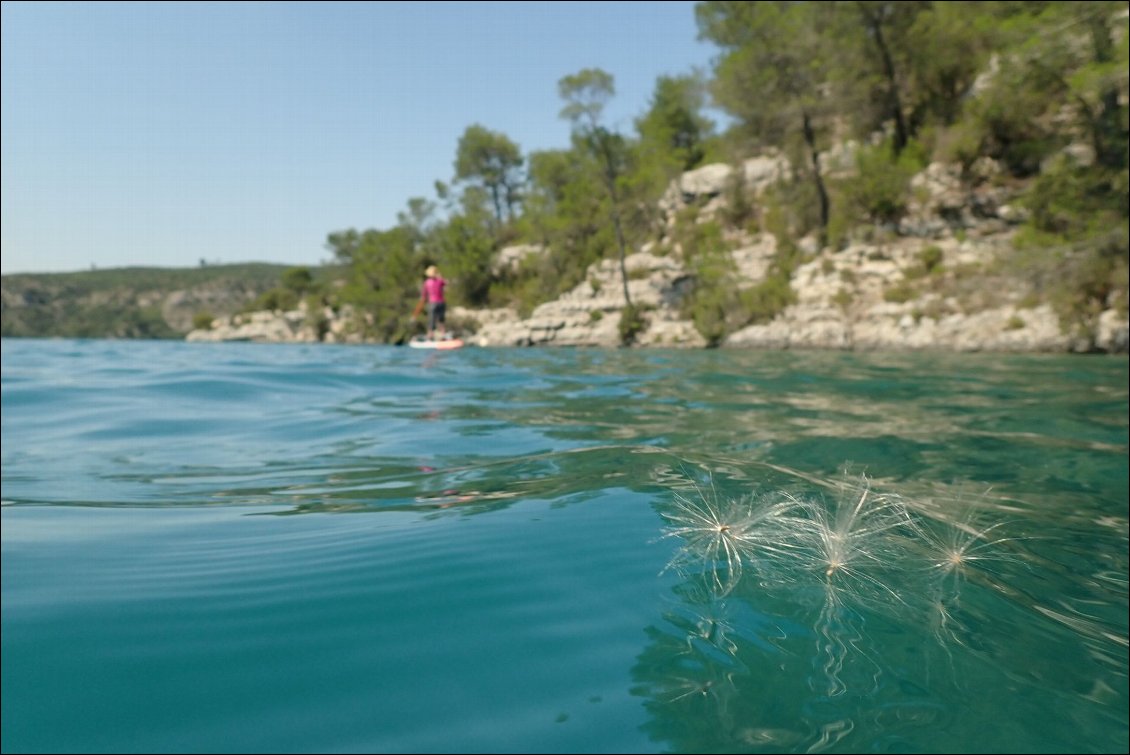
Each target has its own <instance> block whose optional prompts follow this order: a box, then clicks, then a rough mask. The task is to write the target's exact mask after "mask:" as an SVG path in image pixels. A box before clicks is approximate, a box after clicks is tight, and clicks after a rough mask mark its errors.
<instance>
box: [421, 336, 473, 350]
mask: <svg viewBox="0 0 1130 755" xmlns="http://www.w3.org/2000/svg"><path fill="white" fill-rule="evenodd" d="M408 345H409V346H411V347H412V348H413V349H443V350H446V349H459V348H462V347H463V339H462V338H445V339H443V340H440V341H429V340H428V339H426V338H423V337H422V336H417V337H416V338H413V339H412V340H411V341H409V342H408Z"/></svg>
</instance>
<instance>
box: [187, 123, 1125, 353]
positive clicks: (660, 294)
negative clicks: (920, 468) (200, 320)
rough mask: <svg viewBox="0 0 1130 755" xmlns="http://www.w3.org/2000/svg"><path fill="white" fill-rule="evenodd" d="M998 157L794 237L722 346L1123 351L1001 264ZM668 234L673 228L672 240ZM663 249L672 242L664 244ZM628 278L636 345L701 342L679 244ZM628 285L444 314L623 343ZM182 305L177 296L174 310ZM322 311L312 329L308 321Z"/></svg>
mask: <svg viewBox="0 0 1130 755" xmlns="http://www.w3.org/2000/svg"><path fill="white" fill-rule="evenodd" d="M857 146H858V145H855V144H854V143H845V144H842V145H839V146H838V147H837V149H836V150H832V151H829V152H828V153H826V154H825V155H824V156H823V157H822V164H823V165H824V166H825V167H826V170H827V171H828V175H829V176H833V175H834V176H839V177H847V178H850V176H851V175H852V173H853V171H854V170H855V160H854V155H855V153H856V149H857ZM1001 170H1002V168H1001V166H1000V165H999V164H997V163H995V162H994V161H992V160H989V159H987V158H983V159H982V160H979V161H978V162H977V163H975V164H974V165H973V166H972V167H971V168H970V169H969V170H968V171H967V172H966V174H965V175H963V174H962V172H961V170H960V169H959V168H958V167H957V166H954V165H947V164H943V163H932V164H930V165H929V166H927V167H926V168H925V169H924V170H923V171H922V172H921V173H919V174H918V175H917V176H915V177H914V178H913V179H912V183H911V186H912V192H911V193H912V200H911V201H910V204H909V206H908V208H907V212H906V214H905V215H904V217H903V218H902V219H901V220H900V221H899V222H898V223H897V225H896V224H892V226H891V227H889V228H882V229H880V228H876V229H873V232H872V233H870V234H867V235H866V237H862V238H856V239H854V240H851V241H850V242H849V243H847V245H846V246H844V247H843V248H839V249H834V248H831V247H825V248H821V246H820V244H819V242H818V241H817V239H816V238H815V237H814V236H813V237H807V238H803V239H796V240H795V243H796V246H797V248H798V249H799V250H800V251H801V252H802V253H803V254H804V259H805V262H803V263H802V264H800V265H799V266H798V267H796V268H795V269H794V271H793V274H792V278H791V280H790V286H791V288H792V290H793V292H794V293H795V295H796V301H795V303H794V304H792V305H790V306H788V307H787V308H785V309H784V310H783V311H781V312H780V313H778V314H777V315H776V316H775V317H774V318H773V319H772V321H770V322H760V323H756V324H752V325H749V326H747V327H744V328H741V329H739V330H737V331H735V332H733V333H731V334H730V335H729V336H728V337H727V338H726V339H725V340H724V341H723V342H722V344H721V345H722V346H724V347H728V348H759V349H790V348H804V349H845V350H849V349H854V350H931V349H933V350H950V351H1003V352H1070V351H1106V352H1117V353H1126V352H1127V348H1128V341H1130V337H1128V332H1127V316H1126V313H1125V312H1120V311H1119V310H1118V309H1116V308H1115V302H1113V301H1112V302H1110V304H1109V308H1108V309H1106V310H1105V311H1103V312H1101V313H1100V314H1098V315H1097V317H1096V320H1095V324H1094V327H1093V329H1092V330H1093V333H1092V334H1091V335H1089V336H1086V337H1080V336H1079V335H1078V334H1074V335H1073V334H1068V333H1065V332H1063V329H1062V327H1061V325H1060V322H1059V319H1058V317H1057V316H1056V315H1055V313H1054V312H1053V311H1052V309H1051V307H1050V306H1048V305H1047V304H1040V303H1039V302H1036V303H1033V301H1032V300H1031V297H1030V296H1028V294H1029V293H1030V292H1028V291H1026V290H1023V289H1022V288H1021V287H1020V285H1019V284H1018V282H1017V280H1012V279H1009V278H1008V277H1007V274H1006V273H1002V272H999V271H998V272H992V271H993V270H996V269H997V268H996V267H994V262H995V261H996V260H997V259H998V258H999V257H1000V255H1001V254H1002V252H1004V251H1005V250H1007V249H1009V248H1010V246H1011V242H1012V237H1013V235H1014V234H1015V230H1016V227H1017V225H1018V224H1019V223H1021V222H1023V221H1024V219H1025V214H1024V211H1023V209H1022V208H1020V207H1019V206H1017V205H1016V203H1015V202H1014V201H1013V200H1014V199H1015V197H1013V196H1011V195H1010V193H1009V191H1008V190H1007V189H1006V188H1005V187H1006V186H1007V183H1006V182H999V181H994V177H995V176H997V175H998V174H999V173H1000V172H1001ZM790 173H791V169H790V166H789V163H788V161H787V159H786V158H784V157H783V156H781V155H779V154H768V155H764V156H760V157H755V158H751V159H749V160H746V161H744V162H742V163H741V164H740V165H738V166H736V167H735V166H731V165H724V164H715V165H705V166H702V167H700V168H697V169H696V170H693V171H689V172H687V173H684V174H683V175H682V176H681V177H680V178H678V179H677V180H675V181H673V182H672V183H671V185H670V186H669V187H668V190H667V192H666V193H665V194H664V195H663V197H662V199H661V200H660V202H659V210H660V215H661V218H662V219H663V222H662V223H661V225H662V226H663V227H665V228H666V229H667V231H668V232H669V231H670V230H671V229H672V228H673V227H674V223H675V222H676V217H677V216H678V215H679V214H680V213H681V211H682V210H684V209H685V208H687V207H690V206H692V205H693V206H694V207H695V208H697V210H698V213H697V216H698V218H699V222H702V221H704V220H709V219H710V218H711V217H712V215H713V214H714V213H716V212H717V211H718V210H719V209H721V208H723V207H725V204H726V202H727V201H728V198H727V197H728V195H729V194H730V191H731V189H732V188H733V187H734V186H735V182H741V186H742V188H743V192H744V196H745V197H746V198H747V200H749V201H751V202H753V203H754V205H755V206H756V205H757V203H758V202H760V201H761V198H762V197H763V195H764V193H765V191H766V189H768V188H769V187H771V186H772V185H773V184H775V183H776V182H778V181H780V180H781V179H782V178H785V177H787V176H789V175H790ZM669 241H670V237H669V238H668V239H667V241H664V242H663V243H664V244H667V243H668V242H669ZM726 241H727V244H728V247H729V249H730V250H731V251H729V252H727V254H728V255H729V257H730V261H731V262H732V270H733V274H732V281H733V285H736V286H738V287H739V288H748V287H752V286H756V285H758V284H760V283H762V282H763V281H765V280H766V278H767V276H769V275H770V273H771V271H772V270H773V265H774V262H775V259H776V255H777V252H778V240H777V238H776V237H775V236H773V235H772V234H769V233H765V232H758V233H748V232H744V231H728V232H727V236H726ZM657 251H660V252H665V253H657ZM545 252H546V250H545V249H544V248H543V247H541V246H538V245H516V246H510V247H506V248H504V249H502V250H501V251H500V253H499V254H498V256H497V258H496V260H495V262H494V269H495V271H496V273H498V272H504V271H514V270H517V269H518V267H519V266H520V265H521V264H522V262H523V260H526V259H528V258H530V257H531V256H537V255H541V254H544V253H545ZM624 267H625V269H626V272H627V289H628V294H629V296H630V298H631V301H632V303H633V305H635V307H636V308H637V311H638V317H639V318H640V325H641V328H640V329H639V330H638V331H637V332H636V333H635V335H634V338H633V339H632V341H631V344H630V345H633V346H644V347H661V348H702V347H704V346H706V345H707V341H706V339H705V338H704V337H703V336H702V334H700V333H699V332H698V331H697V330H696V329H695V327H694V324H693V323H692V322H691V321H690V320H688V319H686V317H685V316H684V315H683V314H682V310H683V305H684V303H685V300H686V297H687V295H688V294H689V293H690V292H691V291H693V289H694V284H695V280H694V274H693V272H692V270H691V268H690V267H689V266H687V265H685V264H684V261H683V259H682V255H681V250H680V249H679V248H678V245H677V244H675V245H673V248H672V245H670V244H668V245H667V246H660V245H659V243H658V242H651V243H648V244H645V245H644V246H643V247H642V248H641V249H638V250H636V251H634V252H633V253H631V254H629V255H628V256H627V257H626V258H625V261H624ZM624 286H625V282H624V280H623V278H622V274H621V270H620V264H619V260H616V259H605V260H601V261H600V262H597V263H595V264H593V265H591V266H590V267H589V269H588V270H587V273H586V277H585V280H584V282H582V283H580V284H579V285H577V286H576V287H574V288H573V289H572V290H570V291H566V292H565V293H564V294H562V295H561V296H560V297H559V298H558V299H556V300H554V301H550V302H546V303H544V304H541V305H540V306H538V307H537V308H536V309H534V311H533V312H532V313H531V314H530V316H529V317H525V318H523V317H521V316H519V314H518V313H517V312H516V311H514V310H513V309H494V310H486V309H483V310H468V309H463V308H458V307H456V308H453V309H452V310H451V311H450V312H449V322H451V321H452V320H454V321H456V322H458V323H461V324H462V325H463V326H464V327H466V328H467V332H466V333H464V336H465V338H466V339H467V340H468V341H469V342H470V343H473V344H477V345H480V346H594V347H615V346H621V345H623V343H622V338H621V328H620V319H621V315H622V312H623V310H624V308H625V304H626V299H625V295H624ZM171 306H173V305H172V304H170V303H168V302H166V307H171ZM356 317H357V315H356V314H354V313H351V312H348V311H343V312H338V313H334V312H331V311H329V310H326V312H324V313H322V314H321V316H320V318H311V317H310V316H309V313H307V312H305V311H296V312H275V313H257V314H254V315H242V316H237V317H233V318H229V319H227V320H223V321H217V322H215V323H213V327H212V328H211V329H206V330H198V331H193V332H192V333H190V334H189V336H188V338H189V340H193V341H205V340H251V341H316V340H323V341H330V342H343V341H344V342H358V341H359V340H360V338H359V336H357V335H356V333H358V332H359V330H360V329H359V328H357V327H354V326H353V325H351V321H352V320H355V319H356ZM311 320H313V321H315V322H319V320H320V326H319V327H318V328H317V329H315V327H314V326H312V325H310V324H309V323H310V322H311Z"/></svg>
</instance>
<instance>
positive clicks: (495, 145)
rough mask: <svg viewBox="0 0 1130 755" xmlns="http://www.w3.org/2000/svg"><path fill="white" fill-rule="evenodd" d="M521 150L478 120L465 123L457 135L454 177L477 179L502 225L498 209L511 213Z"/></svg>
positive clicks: (520, 171) (517, 180) (514, 200)
mask: <svg viewBox="0 0 1130 755" xmlns="http://www.w3.org/2000/svg"><path fill="white" fill-rule="evenodd" d="M522 163H523V159H522V154H521V151H520V150H519V148H518V145H517V144H515V143H514V142H512V141H510V139H508V138H507V137H506V136H505V135H504V134H500V133H496V132H493V131H490V130H488V129H486V128H484V127H482V126H480V125H478V124H475V125H472V126H468V127H467V129H466V130H465V131H464V132H463V136H461V137H460V138H459V146H458V148H457V150H456V156H455V177H456V178H457V179H459V180H464V181H466V180H474V181H478V182H479V184H480V185H482V186H483V187H484V188H485V189H486V190H487V191H488V192H489V193H490V197H491V201H492V203H493V205H494V217H495V220H496V221H497V222H498V224H499V225H502V210H503V207H505V208H506V215H507V217H508V218H513V216H514V205H515V204H516V203H517V202H518V200H519V193H518V187H519V186H520V185H521V182H522Z"/></svg>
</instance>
